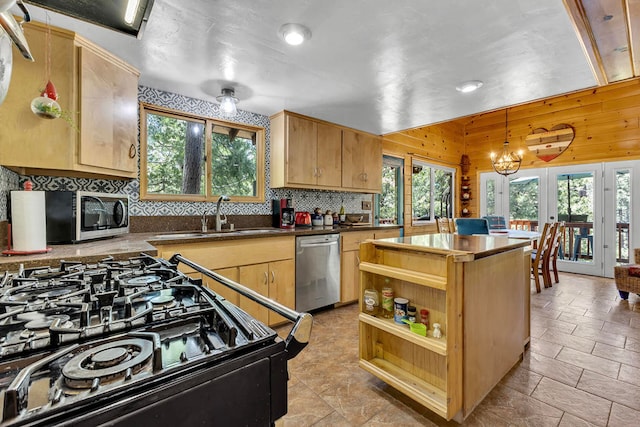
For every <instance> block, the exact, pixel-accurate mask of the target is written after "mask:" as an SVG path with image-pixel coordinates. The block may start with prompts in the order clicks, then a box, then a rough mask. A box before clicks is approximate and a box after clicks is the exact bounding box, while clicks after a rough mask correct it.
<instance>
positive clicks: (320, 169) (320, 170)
mask: <svg viewBox="0 0 640 427" xmlns="http://www.w3.org/2000/svg"><path fill="white" fill-rule="evenodd" d="M321 176H322V168H318V178H320V177H321Z"/></svg>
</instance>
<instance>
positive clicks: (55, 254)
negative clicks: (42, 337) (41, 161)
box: [0, 225, 402, 273]
mask: <svg viewBox="0 0 640 427" xmlns="http://www.w3.org/2000/svg"><path fill="white" fill-rule="evenodd" d="M390 228H402V227H400V226H394V225H382V226H356V227H348V226H334V227H328V226H327V227H309V228H296V229H292V230H285V229H279V228H270V227H269V228H257V229H246V230H235V231H223V232H221V233H216V232H208V233H199V232H197V231H192V232H191V231H175V232H162V231H159V232H153V233H129V234H127V235H124V236H118V237H114V238H110V239H104V240H95V241H91V242H85V243H76V244H69V245H51V246H50V247H51V251H50V252H47V253H43V254H34V255H12V256H2V257H0V273H3V272H4V271H10V272H12V271H17V270H18V269H19V267H20V265H21V264H22V265H23V266H24V267H25V268H30V267H40V266H52V267H56V266H58V264H59V263H60V261H62V260H66V261H71V260H81V261H82V262H89V263H91V262H97V261H99V260H101V259H104V258H105V257H107V256H112V257H113V258H115V259H120V260H126V259H128V258H131V257H134V256H138V255H140V254H141V253H146V254H148V255H151V256H157V255H158V251H157V250H156V246H160V245H170V244H182V243H202V242H215V241H223V240H239V239H253V238H262V237H276V236H303V235H314V234H327V233H340V232H349V231H366V230H385V229H390Z"/></svg>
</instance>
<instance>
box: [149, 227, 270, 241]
mask: <svg viewBox="0 0 640 427" xmlns="http://www.w3.org/2000/svg"><path fill="white" fill-rule="evenodd" d="M278 231H280V230H279V229H277V228H257V229H247V230H233V231H232V230H222V231H218V232H206V233H202V232H199V231H192V232H188V233H163V234H156V235H155V236H154V237H155V238H156V239H189V238H196V237H220V236H233V235H234V234H235V235H239V234H264V233H277V232H278Z"/></svg>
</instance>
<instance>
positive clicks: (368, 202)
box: [362, 200, 371, 211]
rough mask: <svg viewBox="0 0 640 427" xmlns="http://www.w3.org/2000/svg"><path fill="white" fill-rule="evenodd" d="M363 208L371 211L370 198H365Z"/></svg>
mask: <svg viewBox="0 0 640 427" xmlns="http://www.w3.org/2000/svg"><path fill="white" fill-rule="evenodd" d="M362 209H363V210H365V211H370V210H371V202H370V201H368V200H363V201H362Z"/></svg>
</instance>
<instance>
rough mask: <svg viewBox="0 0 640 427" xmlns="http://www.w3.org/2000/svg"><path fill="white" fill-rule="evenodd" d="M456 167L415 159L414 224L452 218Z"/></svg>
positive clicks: (413, 175) (413, 185)
mask: <svg viewBox="0 0 640 427" xmlns="http://www.w3.org/2000/svg"><path fill="white" fill-rule="evenodd" d="M454 173H455V169H453V168H447V167H443V166H437V165H430V164H428V163H425V162H421V161H419V160H413V163H412V175H411V199H412V200H411V202H412V203H411V206H412V218H413V223H414V224H419V223H420V222H423V221H424V222H426V221H434V219H435V217H436V216H438V217H447V218H451V217H452V216H453V212H454V204H453V200H454V198H453V195H454V191H453V183H454V181H455V180H454Z"/></svg>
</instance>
